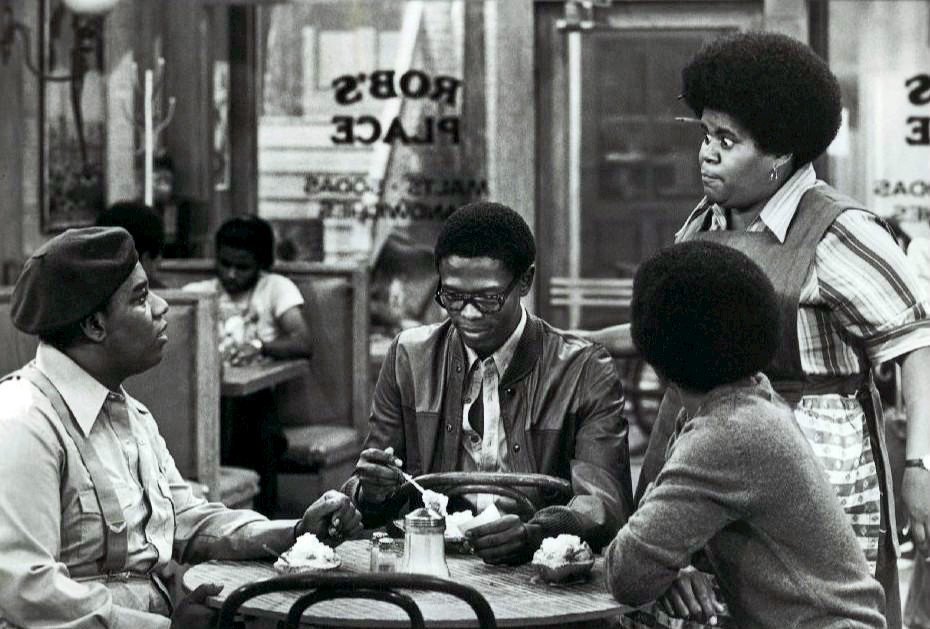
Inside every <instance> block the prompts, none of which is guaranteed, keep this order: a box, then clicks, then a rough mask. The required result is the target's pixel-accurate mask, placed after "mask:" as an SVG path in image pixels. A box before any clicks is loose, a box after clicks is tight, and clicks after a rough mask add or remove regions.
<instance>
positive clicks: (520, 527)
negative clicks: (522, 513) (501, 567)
mask: <svg viewBox="0 0 930 629" xmlns="http://www.w3.org/2000/svg"><path fill="white" fill-rule="evenodd" d="M465 538H466V539H467V540H468V541H469V543H470V544H471V546H472V548H474V549H475V554H476V555H478V556H479V557H481V558H482V559H484V561H485V562H486V563H491V564H500V563H524V562H526V561H529V559H530V552H531V551H533V550H535V549H537V548H539V545H540V544H541V543H542V530H541V529H540V528H539V527H538V526H537V525H535V524H526V523H524V522H522V521H521V520H520V518H519V517H517V516H515V515H512V514H511V515H505V516H504V517H502V518H501V519H499V520H495V521H494V522H489V523H488V524H483V525H481V526H476V527H475V528H473V529H470V530H469V531H468V532H467V533H465Z"/></svg>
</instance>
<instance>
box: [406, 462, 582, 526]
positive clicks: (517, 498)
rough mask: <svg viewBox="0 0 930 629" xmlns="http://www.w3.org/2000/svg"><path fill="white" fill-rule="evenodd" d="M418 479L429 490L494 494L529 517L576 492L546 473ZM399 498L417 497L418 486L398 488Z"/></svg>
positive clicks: (452, 474)
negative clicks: (512, 504) (512, 502)
mask: <svg viewBox="0 0 930 629" xmlns="http://www.w3.org/2000/svg"><path fill="white" fill-rule="evenodd" d="M416 481H417V482H418V483H419V484H420V485H422V486H423V487H425V488H426V489H432V490H434V491H439V492H442V493H444V494H446V495H447V496H449V497H450V498H451V497H454V496H463V495H465V494H495V495H498V496H504V497H507V498H510V499H511V500H513V501H514V504H515V509H516V515H518V516H520V519H521V520H524V521H525V520H528V519H530V518H532V517H533V515H534V514H535V513H536V512H537V511H538V510H539V509H541V508H542V507H544V506H546V505H551V504H565V503H567V502H568V501H569V500H570V499H571V497H572V496H573V495H574V491H573V490H572V484H571V483H569V482H568V481H567V480H565V479H564V478H556V477H554V476H548V475H546V474H521V473H514V472H440V473H436V474H423V475H422V476H418V477H417V478H416ZM397 496H398V498H403V499H405V500H407V501H411V500H417V499H418V498H417V489H416V488H415V487H414V486H413V485H412V484H411V483H409V482H408V483H406V484H404V485H402V486H401V487H400V489H398V491H397Z"/></svg>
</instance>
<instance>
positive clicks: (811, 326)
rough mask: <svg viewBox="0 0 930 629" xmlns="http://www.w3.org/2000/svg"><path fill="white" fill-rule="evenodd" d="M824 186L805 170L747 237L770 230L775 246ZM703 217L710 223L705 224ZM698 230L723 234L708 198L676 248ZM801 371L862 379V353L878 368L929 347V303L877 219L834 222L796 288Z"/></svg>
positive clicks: (854, 213) (720, 216)
mask: <svg viewBox="0 0 930 629" xmlns="http://www.w3.org/2000/svg"><path fill="white" fill-rule="evenodd" d="M817 185H823V182H822V181H819V180H818V179H817V177H816V175H815V173H814V168H813V166H811V165H810V164H808V165H806V166H804V167H803V168H801V169H799V170H798V171H797V172H796V173H795V174H794V175H793V176H792V177H791V178H790V179H789V180H788V181H787V182H785V185H783V186H782V187H781V188H780V189H779V190H778V192H776V193H775V195H773V196H772V198H771V199H769V201H768V203H766V205H765V207H764V208H763V209H762V212H760V213H759V216H758V217H757V218H756V219H755V220H754V221H753V223H752V224H751V225H749V226H748V227H747V231H755V232H757V231H764V230H769V231H770V232H771V233H772V234H773V235H774V236H775V237H776V238H777V239H778V241H779V242H782V243H783V242H784V241H785V235H786V233H787V231H788V226H789V225H790V224H791V219H792V218H793V217H794V214H795V212H796V211H797V208H798V204H799V203H800V201H801V197H802V196H803V195H804V193H805V192H807V191H808V190H809V189H810V188H812V187H814V186H817ZM708 215H709V216H708ZM702 229H710V230H720V229H727V218H726V214H725V212H724V211H723V209H721V208H720V207H719V206H718V205H716V204H714V203H710V202H709V201H708V200H707V198H706V197H705V198H704V199H702V200H701V202H700V203H699V204H698V206H697V207H696V208H695V209H694V211H693V212H692V213H691V216H689V217H688V220H687V221H685V224H684V226H683V227H682V228H681V229H680V230H679V231H678V233H677V234H676V235H675V241H676V242H679V241H681V240H687V239H688V238H689V237H691V236H692V235H693V234H694V233H696V232H698V231H701V230H702ZM798 339H799V342H800V349H801V366H802V368H803V369H804V372H805V373H807V374H810V375H852V374H856V373H860V371H861V367H862V360H861V358H860V356H859V351H861V350H862V349H864V351H865V354H866V356H867V359H868V362H869V363H871V364H873V365H877V364H880V363H883V362H886V361H888V360H891V359H893V358H897V357H900V356H902V355H904V354H907V353H909V352H911V351H913V350H915V349H917V348H920V347H927V346H930V301H928V297H927V291H926V290H925V288H924V287H923V286H922V285H921V282H920V281H919V279H918V277H917V274H916V273H915V271H914V269H913V268H912V266H911V263H910V262H909V261H908V259H907V257H906V256H905V254H904V252H903V251H902V250H901V248H900V247H899V246H898V244H897V243H896V242H895V240H894V238H893V237H892V236H891V234H889V233H888V231H887V230H886V229H885V228H884V227H883V225H882V222H881V220H880V219H878V218H877V217H876V216H875V215H873V214H871V213H869V212H864V211H861V210H849V211H846V212H843V213H842V214H840V216H839V217H838V218H837V219H836V221H834V223H833V224H832V225H831V226H830V227H829V228H828V229H827V232H826V234H824V237H823V239H822V240H821V241H820V244H818V245H817V251H816V254H815V257H814V264H813V265H812V266H811V271H810V274H809V275H808V277H807V279H806V280H805V281H804V284H803V286H802V288H801V297H800V304H799V313H798Z"/></svg>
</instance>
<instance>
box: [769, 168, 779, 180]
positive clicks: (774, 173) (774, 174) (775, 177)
mask: <svg viewBox="0 0 930 629" xmlns="http://www.w3.org/2000/svg"><path fill="white" fill-rule="evenodd" d="M769 179H771V180H772V181H777V180H778V171H777V170H776V169H775V166H774V165H773V166H772V170H771V171H769Z"/></svg>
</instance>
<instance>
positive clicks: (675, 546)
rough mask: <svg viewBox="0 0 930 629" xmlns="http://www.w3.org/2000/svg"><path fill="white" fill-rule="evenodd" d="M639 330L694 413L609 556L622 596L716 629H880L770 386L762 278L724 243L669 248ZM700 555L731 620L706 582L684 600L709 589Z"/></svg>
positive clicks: (640, 343)
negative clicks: (728, 621)
mask: <svg viewBox="0 0 930 629" xmlns="http://www.w3.org/2000/svg"><path fill="white" fill-rule="evenodd" d="M631 316H632V338H633V342H634V344H635V345H636V348H637V350H638V351H639V352H640V354H641V355H642V356H643V358H644V359H645V360H646V361H647V362H648V363H649V364H650V365H652V366H653V368H654V369H655V370H656V372H657V373H658V374H659V376H660V377H661V378H662V379H663V380H664V381H665V382H666V384H667V385H668V386H669V387H670V388H671V389H673V390H674V391H675V392H676V393H677V395H678V398H679V399H680V400H681V403H682V407H683V409H684V410H685V411H686V412H684V413H682V414H681V415H679V417H678V421H677V422H676V424H675V429H674V432H673V434H672V436H671V438H670V439H669V445H668V449H667V450H666V454H665V464H664V465H663V467H662V470H661V472H659V475H658V476H657V477H656V478H655V480H654V481H653V482H652V483H651V484H650V486H649V487H648V488H647V489H646V491H645V493H644V495H643V497H642V499H641V501H640V504H639V507H638V508H637V510H636V512H635V513H633V515H632V516H630V519H629V521H628V522H627V524H626V526H624V527H623V529H621V530H620V532H619V533H617V536H616V538H614V540H613V542H611V544H610V546H609V547H608V549H607V552H606V566H607V584H608V588H609V590H610V591H611V592H612V593H613V595H614V597H615V598H616V599H617V600H618V601H620V602H621V603H624V604H627V605H634V606H640V605H643V604H644V603H647V602H649V601H652V600H655V599H659V601H660V604H659V609H661V610H663V611H664V612H665V613H666V614H667V615H669V616H673V617H687V618H692V619H695V620H698V621H701V622H709V623H710V624H712V625H715V624H718V622H719V621H720V620H721V619H719V618H718V615H720V614H722V613H723V612H724V611H725V610H726V611H728V613H729V616H730V617H731V618H732V619H733V620H734V621H735V622H736V625H737V626H739V627H743V628H746V629H750V628H760V629H761V628H770V629H782V628H784V627H844V628H846V629H855V628H858V629H868V628H870V629H881V628H883V627H885V619H884V615H883V608H884V596H883V593H882V588H881V586H880V585H879V584H878V582H877V581H876V580H875V579H874V578H873V577H872V576H871V574H870V570H869V566H868V565H867V563H866V561H865V556H864V555H863V554H862V551H861V550H860V549H859V547H858V544H857V542H856V537H855V535H853V531H852V528H851V527H850V526H849V525H848V524H847V522H846V517H845V515H844V513H843V509H842V507H841V506H840V504H839V501H838V499H837V497H836V494H835V492H834V491H833V489H832V487H831V486H830V483H829V482H827V479H826V478H825V477H824V474H823V470H822V468H821V466H820V462H819V461H818V460H817V457H815V456H814V453H813V451H812V450H811V447H810V445H809V444H808V443H807V439H805V437H804V435H803V434H802V433H801V430H800V428H799V427H798V424H797V422H796V421H795V418H794V414H793V412H792V410H791V407H790V406H789V405H788V404H787V403H786V402H785V401H784V400H783V399H782V398H781V397H780V396H779V395H778V394H777V393H776V392H775V391H774V390H773V389H772V385H771V383H770V382H769V380H768V378H767V377H766V376H765V375H764V374H763V373H762V372H761V371H760V370H761V369H762V368H763V367H765V366H766V365H767V364H768V363H769V361H770V360H771V359H772V357H773V356H774V355H775V352H776V351H777V349H778V345H779V342H780V327H779V309H778V301H777V297H776V295H775V292H774V290H773V288H772V285H771V282H769V280H768V278H766V276H765V274H764V273H763V272H762V270H761V269H760V268H759V267H758V266H756V264H755V263H754V262H753V261H752V260H750V259H749V258H748V257H747V256H746V255H744V254H743V253H741V252H739V251H737V250H736V249H732V248H730V247H727V246H724V245H721V244H717V243H713V242H703V241H693V242H687V243H682V244H678V245H673V246H671V247H669V248H667V249H665V250H663V251H660V252H659V254H658V255H656V256H655V257H654V258H652V259H650V260H647V261H646V262H644V263H643V264H642V265H641V266H640V268H639V270H638V271H637V273H636V278H635V280H634V286H633V300H632V304H631ZM801 497H803V499H800V498H801ZM696 553H697V555H696ZM695 556H698V557H700V558H701V560H703V561H705V562H706V563H707V564H708V565H709V567H708V568H705V569H706V570H709V572H710V573H711V574H713V575H715V576H716V580H717V583H718V584H719V586H720V589H721V590H722V594H723V600H725V601H726V603H727V606H728V607H727V608H724V607H723V605H721V604H720V602H719V601H718V600H717V597H716V594H715V593H714V591H713V587H712V585H711V583H710V582H709V580H705V579H700V578H698V579H697V580H696V581H694V583H695V584H697V587H694V588H692V587H682V585H683V579H681V578H680V576H679V575H680V574H681V573H685V574H689V573H694V574H701V573H695V570H694V568H693V565H692V564H693V559H694V557H695ZM645 613H646V612H645V611H643V610H641V611H639V612H636V613H634V614H633V616H634V618H635V617H641V616H642V615H643V614H645ZM659 620H660V621H667V618H661V617H660V619H659ZM640 621H642V619H640ZM646 624H647V625H650V623H649V622H646ZM650 626H651V625H650Z"/></svg>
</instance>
